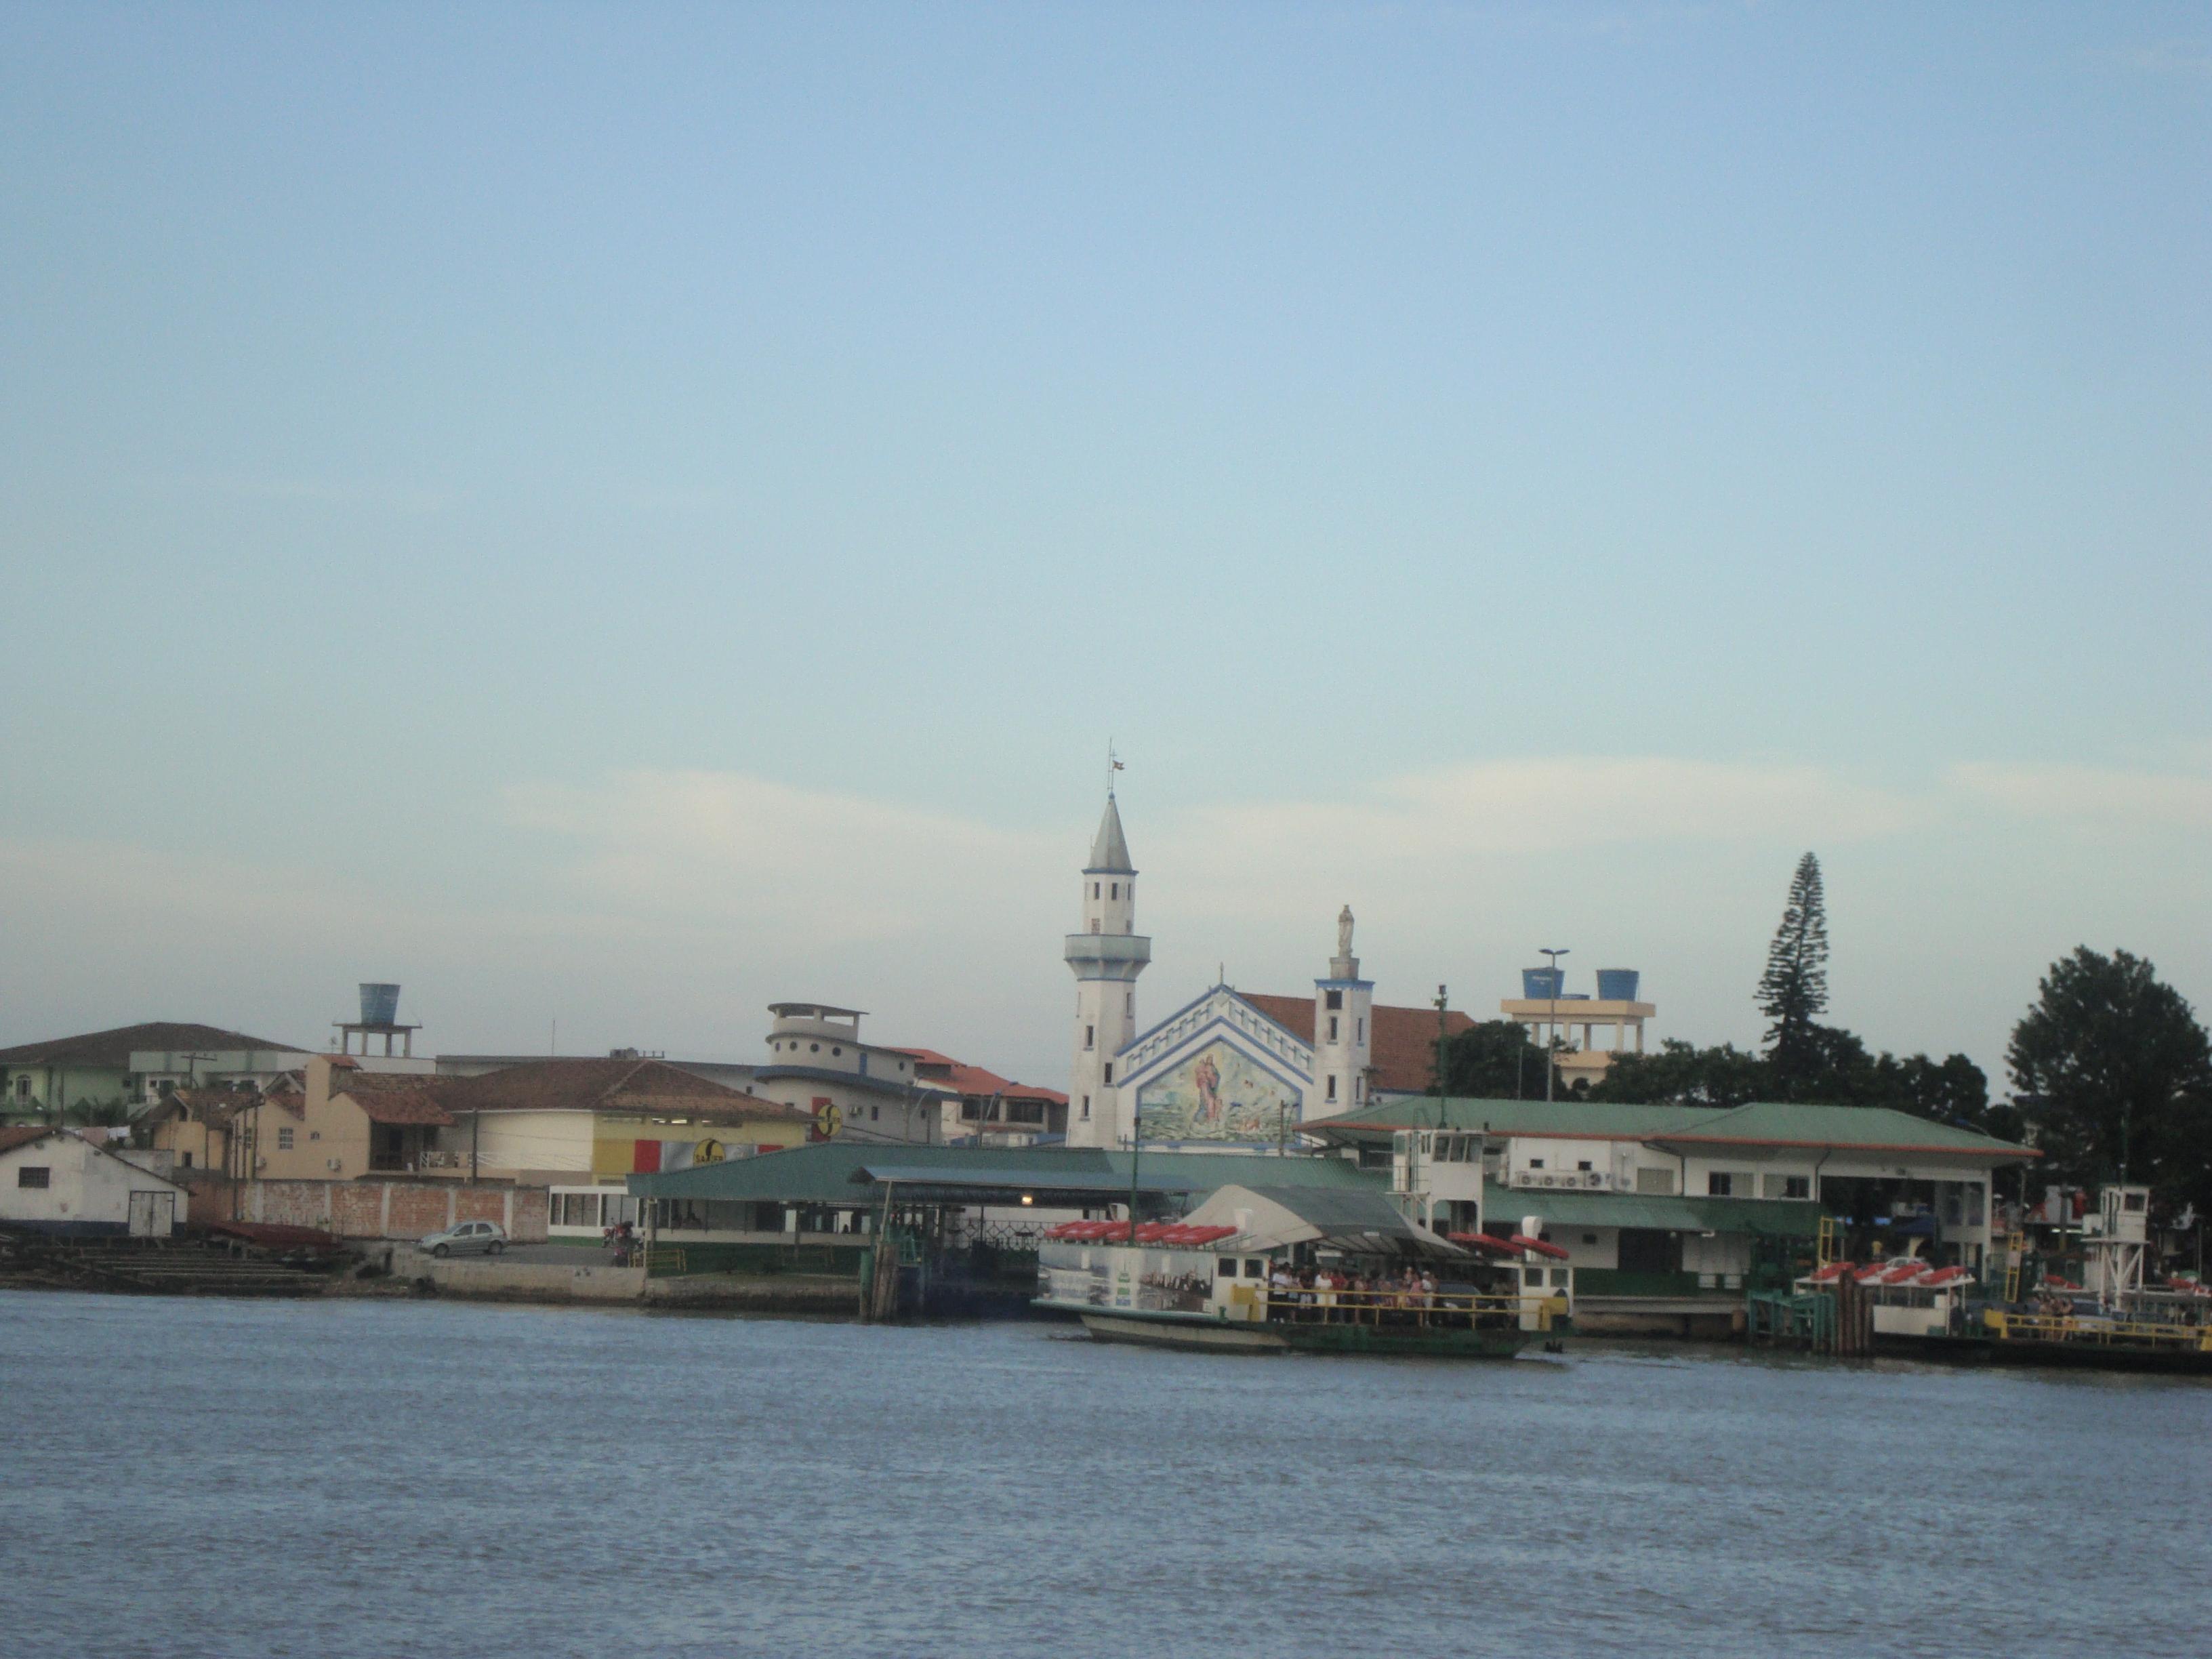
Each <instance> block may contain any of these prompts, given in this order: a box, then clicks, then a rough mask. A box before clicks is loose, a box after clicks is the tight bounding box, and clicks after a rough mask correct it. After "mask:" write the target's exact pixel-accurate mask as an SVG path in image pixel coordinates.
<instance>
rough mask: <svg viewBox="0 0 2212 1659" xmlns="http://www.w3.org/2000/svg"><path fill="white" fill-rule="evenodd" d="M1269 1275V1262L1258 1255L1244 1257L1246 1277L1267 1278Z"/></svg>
mask: <svg viewBox="0 0 2212 1659" xmlns="http://www.w3.org/2000/svg"><path fill="white" fill-rule="evenodd" d="M1244 1277H1245V1278H1247V1279H1265V1278H1266V1277H1267V1262H1266V1261H1265V1260H1264V1259H1262V1258H1261V1257H1259V1256H1256V1255H1248V1256H1246V1257H1245V1258H1244Z"/></svg>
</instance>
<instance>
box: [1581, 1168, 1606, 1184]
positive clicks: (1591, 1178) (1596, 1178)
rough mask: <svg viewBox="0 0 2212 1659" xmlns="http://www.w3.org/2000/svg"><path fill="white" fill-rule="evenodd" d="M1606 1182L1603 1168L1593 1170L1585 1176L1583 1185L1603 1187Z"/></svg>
mask: <svg viewBox="0 0 2212 1659" xmlns="http://www.w3.org/2000/svg"><path fill="white" fill-rule="evenodd" d="M1605 1184H1606V1182H1605V1176H1604V1174H1603V1172H1602V1171H1601V1170H1589V1171H1587V1172H1586V1173H1585V1174H1584V1175H1583V1186H1585V1187H1602V1186H1604V1185H1605Z"/></svg>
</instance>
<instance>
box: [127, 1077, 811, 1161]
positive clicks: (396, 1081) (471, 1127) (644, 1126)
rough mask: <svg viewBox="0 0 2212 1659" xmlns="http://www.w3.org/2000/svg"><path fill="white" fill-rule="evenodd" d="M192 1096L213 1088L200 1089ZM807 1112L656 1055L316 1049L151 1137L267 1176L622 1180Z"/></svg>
mask: <svg viewBox="0 0 2212 1659" xmlns="http://www.w3.org/2000/svg"><path fill="white" fill-rule="evenodd" d="M197 1092H198V1095H200V1096H208V1095H212V1094H214V1093H215V1092H216V1091H197ZM810 1127H811V1125H810V1121H809V1119H808V1117H807V1115H806V1114H805V1113H803V1112H799V1111H794V1110H793V1109H791V1108H789V1107H787V1106H783V1105H780V1104H778V1103H775V1102H773V1101H767V1100H761V1099H757V1098H756V1097H753V1096H750V1095H747V1094H744V1093H743V1092H741V1091H738V1090H735V1089H728V1088H725V1087H723V1086H722V1085H720V1084H718V1083H712V1082H709V1081H708V1080H707V1079H703V1078H700V1077H695V1076H693V1075H692V1074H691V1073H689V1072H684V1071H680V1070H678V1068H677V1067H675V1066H670V1065H668V1064H666V1063H665V1061H661V1060H535V1061H532V1062H530V1063H529V1064H526V1065H521V1066H507V1067H506V1068H504V1069H503V1070H501V1071H496V1072H489V1073H484V1074H483V1075H482V1076H478V1077H438V1076H434V1075H426V1074H423V1073H392V1072H386V1071H381V1070H370V1069H368V1067H366V1066H363V1065H362V1063H361V1061H360V1060H359V1059H358V1058H357V1057H356V1056H352V1055H346V1054H318V1055H316V1056H315V1057H314V1058H313V1060H310V1061H309V1062H308V1064H307V1073H306V1086H305V1088H304V1089H303V1090H301V1091H300V1092H299V1093H298V1094H296V1095H290V1094H279V1095H275V1096H271V1097H266V1098H261V1097H250V1098H245V1099H237V1098H227V1099H218V1100H205V1099H200V1098H195V1099H191V1100H185V1101H181V1102H180V1103H179V1104H178V1105H177V1107H176V1108H175V1109H170V1110H165V1116H164V1118H163V1121H161V1122H160V1123H159V1124H157V1125H156V1127H155V1145H156V1146H167V1147H168V1148H169V1150H171V1151H173V1152H175V1153H176V1154H177V1156H178V1161H179V1164H180V1165H182V1164H184V1160H185V1157H186V1155H187V1154H189V1155H190V1156H191V1158H192V1162H193V1166H195V1167H206V1168H214V1169H218V1170H225V1171H227V1172H228V1173H231V1174H233V1175H237V1176H249V1175H250V1176H254V1177H257V1178H259V1179H262V1180H266V1181H351V1180H356V1179H358V1178H360V1177H362V1176H419V1177H430V1178H434V1179H435V1178H444V1179H448V1180H480V1181H511V1182H516V1183H518V1184H520V1185H523V1186H545V1185H551V1184H555V1183H586V1184H588V1183H591V1182H601V1181H620V1180H621V1179H622V1178H623V1177H624V1176H629V1175H634V1174H651V1173H653V1172H655V1171H658V1170H668V1169H683V1168H686V1167H688V1166H689V1165H690V1164H692V1163H694V1162H700V1163H711V1162H714V1160H716V1159H718V1158H740V1157H750V1156H751V1155H752V1154H753V1153H755V1152H763V1151H767V1152H772V1151H775V1150H778V1149H780V1148H782V1147H785V1146H799V1145H801V1144H802V1143H804V1142H805V1140H806V1139H807V1137H808V1134H809V1131H810Z"/></svg>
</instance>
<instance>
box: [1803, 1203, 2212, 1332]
mask: <svg viewBox="0 0 2212 1659" xmlns="http://www.w3.org/2000/svg"><path fill="white" fill-rule="evenodd" d="M2149 1208H2150V1189H2149V1188H2147V1187H2130V1186H2110V1187H2106V1188H2104V1189H2103V1190H2102V1192H2101V1193H2100V1194H2099V1213H2098V1215H2097V1216H2096V1217H2094V1218H2091V1220H2090V1223H2089V1225H2088V1226H2087V1230H2086V1231H2087V1236H2086V1237H2084V1238H2083V1240H2082V1247H2081V1248H2082V1255H2083V1259H2084V1262H2085V1267H2084V1271H2083V1276H2082V1281H2081V1283H2078V1284H2077V1283H2075V1281H2073V1280H2071V1279H2065V1278H2063V1277H2061V1276H2059V1275H2058V1274H2057V1273H2052V1272H2051V1271H2049V1270H2048V1268H2047V1267H2046V1268H2045V1270H2044V1271H2043V1272H2042V1273H2041V1274H2040V1276H2039V1279H2037V1280H2036V1281H2035V1282H2034V1283H2033V1285H2028V1284H2026V1283H2024V1280H2025V1279H2026V1276H2027V1251H2026V1248H2025V1242H2024V1240H2023V1239H2022V1238H2021V1236H2020V1235H2019V1234H2017V1233H2015V1234H2014V1235H2012V1236H2011V1237H2008V1239H2007V1240H2006V1241H2005V1242H2004V1243H2003V1244H2002V1246H2001V1247H1999V1248H1998V1249H1997V1250H1996V1251H1995V1252H1993V1254H1992V1260H1991V1261H1990V1282H1989V1283H1988V1284H1986V1285H1984V1283H1982V1282H1981V1281H1980V1280H1978V1279H1976V1278H1975V1277H1974V1276H1973V1274H1972V1273H1969V1272H1968V1271H1967V1270H1966V1268H1965V1267H1959V1266H1948V1267H1937V1266H1936V1265H1935V1264H1933V1263H1931V1262H1928V1261H1921V1260H1919V1259H1917V1258H1916V1257H1910V1256H1907V1257H1899V1258H1894V1259H1892V1260H1890V1261H1877V1262H1874V1263H1872V1264H1870V1265H1868V1266H1864V1267H1860V1266H1857V1265H1854V1264H1853V1263H1851V1262H1848V1261H1833V1262H1829V1263H1826V1265H1824V1266H1822V1267H1820V1268H1819V1269H1818V1270H1816V1271H1815V1272H1814V1273H1810V1274H1808V1275H1807V1276H1806V1277H1805V1278H1803V1279H1799V1280H1798V1281H1797V1288H1798V1290H1799V1291H1801V1293H1802V1292H1806V1291H1827V1290H1830V1289H1832V1287H1834V1286H1836V1285H1838V1284H1839V1283H1840V1281H1842V1280H1844V1279H1849V1280H1850V1281H1851V1283H1852V1284H1854V1285H1857V1287H1858V1290H1859V1291H1860V1293H1861V1295H1862V1296H1863V1298H1864V1299H1865V1300H1866V1301H1867V1302H1868V1303H1869V1304H1870V1306H1869V1323H1870V1325H1871V1337H1872V1344H1871V1346H1873V1348H1874V1349H1875V1352H1881V1353H1890V1354H1898V1355H1904V1356H1912V1357H1924V1358H1945V1359H1963V1360H1976V1361H1981V1362H1984V1363H1987V1364H2011V1365H2063V1366H2082V1367H2088V1368H2092V1369H2096V1370H2150V1371H2176V1372H2184V1373H2191V1374H2197V1375H2203V1376H2212V1288H2208V1287H2207V1286H2205V1285H2202V1284H2200V1283H2198V1282H2197V1281H2196V1280H2194V1279H2174V1280H2171V1281H2169V1282H2167V1283H2166V1284H2164V1285H2156V1284H2151V1283H2148V1282H2147V1279H2146V1275H2145V1263H2146V1259H2147V1255H2148V1213H2149Z"/></svg>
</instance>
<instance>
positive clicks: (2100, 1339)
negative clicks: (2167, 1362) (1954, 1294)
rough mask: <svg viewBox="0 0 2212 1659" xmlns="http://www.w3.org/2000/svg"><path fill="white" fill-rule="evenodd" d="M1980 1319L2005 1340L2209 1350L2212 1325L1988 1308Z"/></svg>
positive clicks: (2210, 1347) (2189, 1350) (1988, 1328)
mask: <svg viewBox="0 0 2212 1659" xmlns="http://www.w3.org/2000/svg"><path fill="white" fill-rule="evenodd" d="M1982 1322H1983V1326H1984V1328H1985V1329H1987V1330H1988V1332H1989V1333H1990V1335H1992V1336H1995V1337H1997V1338H1999V1339H2000V1340H2014V1341H2029V1342H2086V1343H2094V1344H2106V1345H2121V1346H2127V1347H2131V1348H2132V1347H2146V1346H2148V1347H2154V1348H2179V1349H2181V1350H2183V1351H2185V1352H2212V1326H2204V1325H2168V1324H2161V1323H2159V1322H2154V1321H2151V1320H2142V1319H2112V1318H2108V1317H2106V1316H2102V1315H2089V1314H2019V1313H2010V1312H2008V1311H2006V1310H2003V1309H2001V1308H1991V1309H1990V1310H1987V1311H1986V1312H1985V1313H1984V1314H1983V1316H1982Z"/></svg>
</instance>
